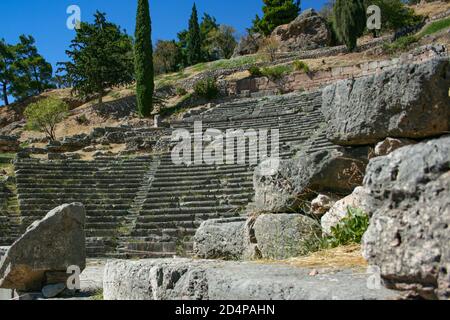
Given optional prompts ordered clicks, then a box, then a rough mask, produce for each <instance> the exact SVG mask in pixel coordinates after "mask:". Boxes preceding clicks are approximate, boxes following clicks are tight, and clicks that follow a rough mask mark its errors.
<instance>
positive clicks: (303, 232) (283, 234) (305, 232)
mask: <svg viewBox="0 0 450 320" xmlns="http://www.w3.org/2000/svg"><path fill="white" fill-rule="evenodd" d="M253 230H254V235H255V238H256V242H257V246H258V250H259V252H260V255H261V257H262V258H264V259H275V260H279V259H287V258H292V257H297V256H301V255H305V254H306V253H308V244H310V243H312V242H313V241H314V240H317V239H318V238H319V237H320V236H321V234H322V230H321V228H320V224H319V223H318V222H317V221H316V220H314V219H312V218H309V217H307V216H304V215H301V214H263V215H261V216H259V217H258V218H257V219H256V221H255V224H254V226H253Z"/></svg>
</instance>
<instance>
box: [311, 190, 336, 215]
mask: <svg viewBox="0 0 450 320" xmlns="http://www.w3.org/2000/svg"><path fill="white" fill-rule="evenodd" d="M335 202H336V200H334V199H332V198H331V197H330V196H327V195H324V194H319V195H318V196H317V197H316V198H314V199H313V201H311V213H312V214H314V215H315V216H318V217H321V216H323V215H324V214H325V213H327V212H328V210H330V209H331V207H332V206H333V205H334V203H335Z"/></svg>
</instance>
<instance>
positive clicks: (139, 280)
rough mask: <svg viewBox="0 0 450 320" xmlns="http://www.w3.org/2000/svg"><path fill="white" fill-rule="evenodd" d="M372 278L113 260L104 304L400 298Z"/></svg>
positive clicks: (243, 265)
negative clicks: (375, 286)
mask: <svg viewBox="0 0 450 320" xmlns="http://www.w3.org/2000/svg"><path fill="white" fill-rule="evenodd" d="M369 277H370V275H369V274H364V273H354V272H352V271H350V270H340V271H336V270H334V271H332V272H330V271H328V272H327V271H323V272H322V273H321V274H320V275H318V276H312V275H311V269H307V268H299V267H294V266H289V265H281V264H280V265H277V264H257V263H253V262H230V261H212V260H190V259H150V260H137V261H131V260H129V261H124V260H111V261H108V263H107V264H106V266H105V272H104V277H103V296H104V299H105V300H230V299H234V300H349V299H350V300H366V299H370V300H372V299H389V298H394V297H395V296H396V294H395V293H394V292H392V291H389V290H386V289H384V288H381V289H380V290H370V289H369V288H368V285H367V283H368V278H369Z"/></svg>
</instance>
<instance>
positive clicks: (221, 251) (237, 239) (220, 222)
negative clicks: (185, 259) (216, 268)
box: [194, 217, 246, 260]
mask: <svg viewBox="0 0 450 320" xmlns="http://www.w3.org/2000/svg"><path fill="white" fill-rule="evenodd" d="M245 220H246V219H245V218H239V217H238V218H230V219H215V220H207V221H205V222H203V223H202V224H201V225H200V227H199V228H198V229H197V232H196V234H195V237H194V254H195V255H196V256H197V257H199V258H204V259H227V260H234V259H240V258H241V257H242V253H243V251H244V241H243V240H244V230H245Z"/></svg>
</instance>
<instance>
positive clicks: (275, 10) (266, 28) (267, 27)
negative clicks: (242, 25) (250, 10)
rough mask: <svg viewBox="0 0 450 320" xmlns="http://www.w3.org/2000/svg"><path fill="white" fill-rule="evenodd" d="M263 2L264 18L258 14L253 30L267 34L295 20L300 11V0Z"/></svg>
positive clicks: (270, 0) (268, 0)
mask: <svg viewBox="0 0 450 320" xmlns="http://www.w3.org/2000/svg"><path fill="white" fill-rule="evenodd" d="M263 2H264V6H263V13H264V15H263V17H262V18H260V17H259V16H258V15H256V18H255V20H253V28H252V30H253V31H258V32H261V33H263V34H264V35H266V36H268V35H270V34H271V33H272V31H273V30H274V29H275V28H276V27H278V26H280V25H283V24H287V23H289V22H291V21H293V20H294V19H295V18H297V17H298V15H299V13H300V0H295V1H294V0H263Z"/></svg>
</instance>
